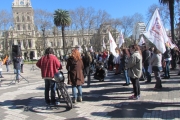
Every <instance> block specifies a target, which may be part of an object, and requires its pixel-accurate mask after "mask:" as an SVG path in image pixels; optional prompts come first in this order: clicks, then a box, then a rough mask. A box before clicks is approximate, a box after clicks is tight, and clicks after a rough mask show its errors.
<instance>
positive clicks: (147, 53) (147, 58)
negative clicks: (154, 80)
mask: <svg viewBox="0 0 180 120" xmlns="http://www.w3.org/2000/svg"><path fill="white" fill-rule="evenodd" d="M142 58H143V66H144V70H145V73H146V77H147V81H146V83H150V82H151V74H150V72H149V71H148V66H149V65H150V64H149V62H150V58H151V52H150V51H149V49H148V48H147V47H146V46H143V52H142Z"/></svg>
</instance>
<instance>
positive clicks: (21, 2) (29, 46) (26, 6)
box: [12, 0, 36, 57]
mask: <svg viewBox="0 0 180 120" xmlns="http://www.w3.org/2000/svg"><path fill="white" fill-rule="evenodd" d="M12 12H13V18H14V34H15V36H16V37H15V39H14V43H13V44H15V45H20V46H21V50H22V55H23V56H24V57H26V56H29V54H30V52H34V54H35V55H36V50H35V27H34V26H35V25H34V12H33V8H32V6H31V2H30V0H14V2H13V3H12ZM34 57H35V56H34Z"/></svg>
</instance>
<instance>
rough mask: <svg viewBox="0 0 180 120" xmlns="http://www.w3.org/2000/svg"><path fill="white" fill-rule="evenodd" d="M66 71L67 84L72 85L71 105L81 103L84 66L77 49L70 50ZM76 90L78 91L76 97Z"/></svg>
mask: <svg viewBox="0 0 180 120" xmlns="http://www.w3.org/2000/svg"><path fill="white" fill-rule="evenodd" d="M66 69H67V71H68V84H70V85H72V93H73V103H76V101H78V102H81V101H82V84H84V75H83V69H84V65H83V62H82V59H81V55H80V53H79V51H78V50H77V49H74V50H72V53H71V56H70V57H69V59H68V60H67V65H66ZM76 89H77V90H78V95H77V92H76Z"/></svg>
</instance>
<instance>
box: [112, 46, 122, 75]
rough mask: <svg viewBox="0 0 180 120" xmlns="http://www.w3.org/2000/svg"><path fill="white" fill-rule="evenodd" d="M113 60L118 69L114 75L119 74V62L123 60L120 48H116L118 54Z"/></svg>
mask: <svg viewBox="0 0 180 120" xmlns="http://www.w3.org/2000/svg"><path fill="white" fill-rule="evenodd" d="M113 62H114V64H115V67H116V71H115V74H114V75H117V74H119V64H120V62H121V61H120V51H119V49H116V56H114V59H113Z"/></svg>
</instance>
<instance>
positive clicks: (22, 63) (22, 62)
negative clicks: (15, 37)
mask: <svg viewBox="0 0 180 120" xmlns="http://www.w3.org/2000/svg"><path fill="white" fill-rule="evenodd" d="M23 66H24V59H23V57H21V73H23Z"/></svg>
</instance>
